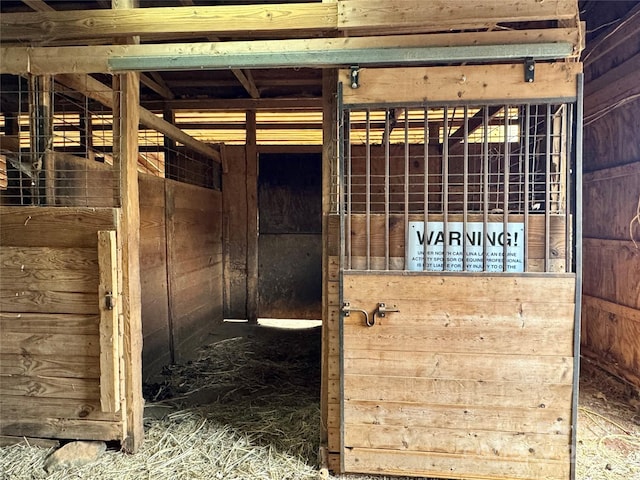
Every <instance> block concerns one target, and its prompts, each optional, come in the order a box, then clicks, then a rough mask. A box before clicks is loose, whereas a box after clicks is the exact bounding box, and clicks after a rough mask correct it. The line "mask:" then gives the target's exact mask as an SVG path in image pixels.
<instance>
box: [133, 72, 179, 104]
mask: <svg viewBox="0 0 640 480" xmlns="http://www.w3.org/2000/svg"><path fill="white" fill-rule="evenodd" d="M154 74H155V75H154ZM152 76H153V78H151V77H152ZM158 80H159V81H158ZM140 83H142V84H143V85H145V86H147V87H149V88H150V89H151V90H153V91H154V92H156V93H157V94H158V95H160V96H161V97H162V98H165V99H167V100H173V99H174V98H176V96H175V95H174V94H173V92H172V91H171V90H170V89H169V88H168V87H167V84H166V83H164V80H162V77H160V75H158V74H157V73H156V72H152V73H149V75H146V74H141V75H140Z"/></svg>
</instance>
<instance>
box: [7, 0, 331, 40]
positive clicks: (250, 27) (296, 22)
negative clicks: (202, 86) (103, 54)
mask: <svg viewBox="0 0 640 480" xmlns="http://www.w3.org/2000/svg"><path fill="white" fill-rule="evenodd" d="M337 23H338V20H337V6H336V4H322V3H292V4H276V5H264V4H257V5H219V6H214V7H190V6H187V7H150V8H141V9H127V10H73V11H64V12H63V11H52V12H34V13H6V14H3V15H2V17H1V19H0V40H1V41H2V42H7V41H35V42H42V41H47V40H60V39H72V38H73V39H78V40H81V39H88V38H104V37H111V38H112V37H126V36H135V35H140V36H144V35H149V34H153V35H157V34H172V33H190V34H193V33H200V34H202V35H208V34H211V35H221V34H224V35H229V34H234V35H237V34H243V33H244V34H247V35H248V36H251V33H252V32H274V33H278V34H281V33H283V32H289V31H290V32H295V34H296V35H297V34H298V33H299V32H302V31H310V32H319V31H329V30H335V29H336V26H337Z"/></svg>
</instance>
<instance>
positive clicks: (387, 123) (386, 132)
mask: <svg viewBox="0 0 640 480" xmlns="http://www.w3.org/2000/svg"><path fill="white" fill-rule="evenodd" d="M390 112H391V111H390V110H388V109H387V110H386V111H385V121H384V138H385V141H384V269H385V270H389V198H390V196H389V171H390V169H389V163H390V159H389V149H390V142H391V139H390V137H391V123H390V118H389V117H390V115H391V113H390Z"/></svg>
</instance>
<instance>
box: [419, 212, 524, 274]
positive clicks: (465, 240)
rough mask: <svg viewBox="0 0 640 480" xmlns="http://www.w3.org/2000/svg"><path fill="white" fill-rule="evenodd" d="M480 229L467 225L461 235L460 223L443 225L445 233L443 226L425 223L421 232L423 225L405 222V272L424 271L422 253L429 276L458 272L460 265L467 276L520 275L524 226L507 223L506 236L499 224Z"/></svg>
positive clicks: (475, 223)
mask: <svg viewBox="0 0 640 480" xmlns="http://www.w3.org/2000/svg"><path fill="white" fill-rule="evenodd" d="M484 225H485V224H484V223H483V222H467V228H466V231H465V230H464V228H463V223H462V222H447V224H446V227H447V228H446V229H445V228H444V223H443V222H428V223H427V231H426V232H425V231H424V222H409V237H408V242H407V245H408V248H407V270H417V271H421V270H424V267H423V265H424V261H425V258H424V255H425V252H426V262H427V268H426V270H427V271H429V272H442V271H448V272H461V271H463V270H464V269H463V263H462V262H465V263H464V264H465V267H466V268H465V269H466V270H467V271H469V272H482V271H483V270H486V271H489V272H503V271H505V272H523V271H524V223H509V224H508V225H507V231H506V232H505V231H504V224H503V223H501V222H493V223H487V224H486V231H485V228H484ZM505 244H506V246H507V249H506V252H507V261H506V265H505V262H504V252H505V250H504V246H505ZM463 245H464V247H463ZM445 246H446V254H447V255H446V258H444V254H445ZM425 247H426V248H425ZM485 252H486V256H485ZM485 262H486V268H485Z"/></svg>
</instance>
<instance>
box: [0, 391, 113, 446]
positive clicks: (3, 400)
mask: <svg viewBox="0 0 640 480" xmlns="http://www.w3.org/2000/svg"><path fill="white" fill-rule="evenodd" d="M0 410H2V412H3V416H5V417H8V418H13V419H18V418H37V417H43V418H61V419H67V420H98V421H114V422H117V421H119V420H120V418H119V414H113V413H105V412H102V411H101V410H100V402H99V401H98V400H88V401H82V400H74V399H70V398H46V397H24V396H16V395H3V396H2V397H0ZM82 438H84V437H82Z"/></svg>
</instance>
